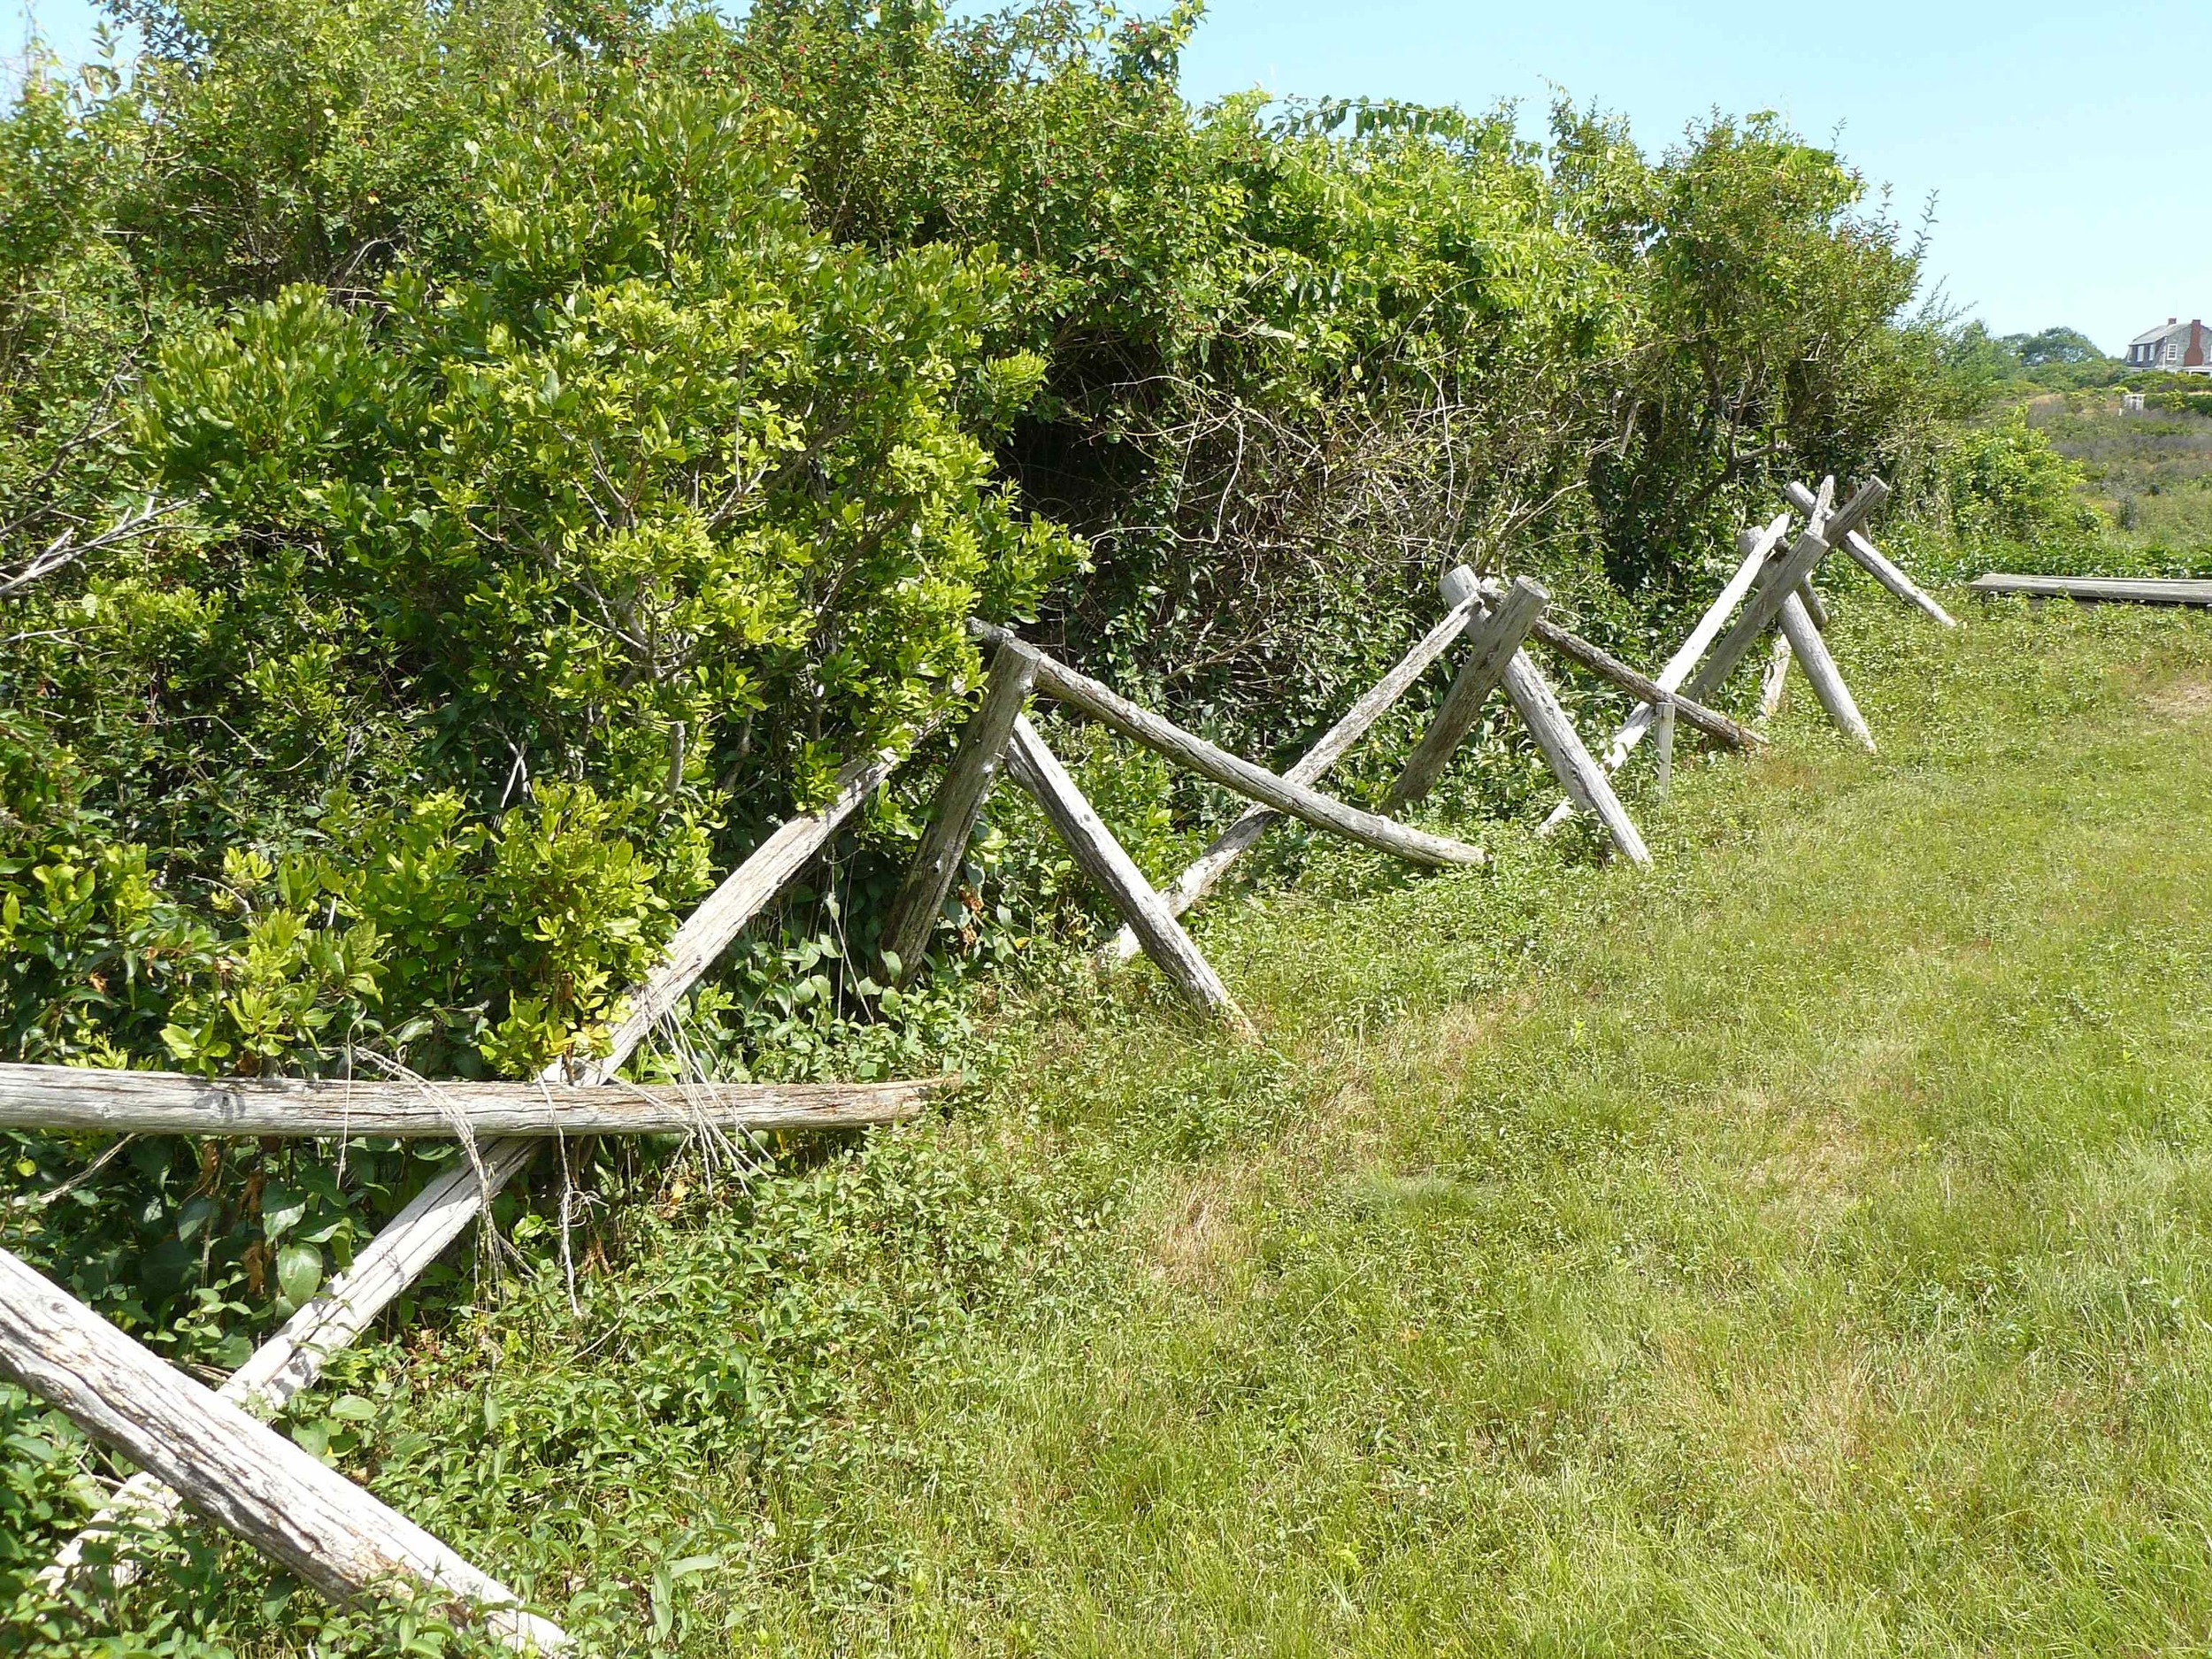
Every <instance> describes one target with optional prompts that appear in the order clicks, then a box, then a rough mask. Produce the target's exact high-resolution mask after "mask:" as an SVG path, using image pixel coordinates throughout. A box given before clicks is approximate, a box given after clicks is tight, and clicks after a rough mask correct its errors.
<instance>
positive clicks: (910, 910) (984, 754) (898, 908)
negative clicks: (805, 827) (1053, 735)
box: [883, 639, 1037, 984]
mask: <svg viewBox="0 0 2212 1659" xmlns="http://www.w3.org/2000/svg"><path fill="white" fill-rule="evenodd" d="M1036 678H1037V652H1036V650H1035V649H1033V647H1031V646H1029V645H1026V644H1025V643H1024V642H1023V641H1020V640H1016V639H1009V640H1007V641H1006V642H1005V643H1004V644H1002V645H1001V646H1000V647H999V648H998V655H997V656H996V657H995V658H993V660H992V663H991V672H990V680H989V684H988V687H987V689H986V690H985V692H984V694H983V703H982V706H981V707H980V708H979V709H977V710H976V711H975V714H974V717H973V718H971V719H970V720H969V722H968V724H967V726H966V727H965V728H964V730H963V731H962V732H961V733H960V746H959V748H958V749H956V750H955V751H954V753H953V757H952V764H951V766H950V767H949V769H948V770H947V772H946V773H945V780H944V782H943V783H942V784H941V785H940V786H939V787H938V790H937V806H936V810H935V811H934V812H933V814H932V816H931V818H930V821H929V826H928V827H927V828H926V829H925V830H924V831H923V832H922V841H921V845H920V846H918V847H917V848H916V849H914V861H913V863H911V864H909V865H908V866H907V869H906V878H905V879H904V880H902V882H900V884H899V891H898V896H897V897H895V899H893V900H892V901H891V909H890V910H889V912H888V913H887V915H886V917H885V918H884V922H883V949H884V951H885V952H886V953H887V956H889V958H890V960H891V961H893V962H895V963H896V964H898V965H897V966H896V967H895V968H894V969H892V970H891V971H890V979H891V980H892V982H893V983H894V984H901V983H903V982H904V981H905V980H907V979H910V978H911V977H912V976H913V972H914V970H915V967H916V966H917V964H919V963H920V961H921V959H922V956H923V954H924V952H925V951H926V950H927V949H928V947H929V936H930V933H932V932H933V930H934V929H935V927H936V926H937V913H938V911H939V910H941V909H942V908H943V906H944V902H945V895H947V894H949V893H950V892H951V891H952V884H953V879H954V878H955V877H956V876H957V875H958V874H959V873H960V861H961V860H962V859H963V858H964V857H965V856H966V855H967V850H968V841H969V840H970V838H971V837H972V836H973V835H974V834H975V826H976V821H977V819H979V818H981V817H982V816H983V803H984V802H985V800H986V799H987V798H988V796H989V795H990V793H991V786H992V785H993V784H994V783H995V782H997V781H998V769H999V766H1000V764H1002V762H1003V760H1004V759H1005V756H1006V740H1007V738H1008V736H1009V735H1010V733H1012V731H1013V729H1014V719H1015V717H1016V716H1017V715H1018V714H1020V713H1021V711H1022V709H1023V707H1024V705H1025V704H1026V703H1028V701H1029V688H1030V687H1031V686H1032V685H1033V684H1034V683H1035V681H1036Z"/></svg>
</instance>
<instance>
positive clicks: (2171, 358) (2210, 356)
mask: <svg viewBox="0 0 2212 1659" xmlns="http://www.w3.org/2000/svg"><path fill="white" fill-rule="evenodd" d="M2127 361H2128V367H2130V368H2131V369H2167V370H2175V371H2178V372H2180V373H2185V374H2212V328H2207V327H2206V326H2204V321H2203V319H2201V318H2192V319H2190V320H2189V321H2187V322H2182V321H2180V320H2179V319H2177V318H2172V317H2169V318H2168V319H2166V326H2164V327H2163V328H2154V329H2152V330H2150V331H2149V332H2148V333H2147V334H2138V335H2136V336H2135V338H2134V339H2132V340H2131V341H2130V342H2128V359H2127Z"/></svg>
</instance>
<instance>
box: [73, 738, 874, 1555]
mask: <svg viewBox="0 0 2212 1659" xmlns="http://www.w3.org/2000/svg"><path fill="white" fill-rule="evenodd" d="M896 764H897V763H896V761H895V759H893V758H891V757H887V756H877V757H872V758H870V759H868V760H864V761H855V762H853V763H852V764H849V765H848V766H847V767H846V768H845V769H844V770H843V771H842V772H840V773H839V774H838V779H837V788H836V793H835V794H834V795H833V796H832V797H831V800H830V802H829V803H828V804H827V805H826V806H824V807H822V808H821V809H820V810H817V811H814V812H808V813H803V814H801V815H800V816H799V817H796V818H792V819H790V820H788V821H787V822H786V823H785V824H783V825H782V826H780V827H779V828H778V829H777V830H776V832H775V833H773V834H772V835H770V836H769V837H768V839H767V840H766V841H763V842H762V843H761V844H760V846H758V847H757V848H756V849H754V850H753V852H752V854H751V855H750V856H749V857H748V858H747V859H746V860H745V862H744V863H743V864H740V865H739V866H738V867H737V868H736V869H735V870H733V871H732V872H730V874H729V875H728V876H727V877H726V879H724V881H723V882H722V885H721V886H720V887H717V888H716V889H715V890H714V892H712V893H711V894H710V895H708V896H707V898H706V900H705V901H704V902H703V903H702V904H701V905H700V906H699V908H698V909H697V910H694V911H693V912H692V913H691V915H690V916H689V917H688V918H686V919H685V921H684V924H683V926H680V927H679V928H678V929H677V930H676V933H675V936H674V937H673V938H672V939H671V940H670V941H669V943H668V946H667V948H666V949H664V951H663V952H662V955H661V960H660V962H659V963H658V964H657V965H656V967H655V968H654V970H653V972H652V973H651V974H649V976H648V977H647V978H646V979H645V980H644V982H643V983H642V984H641V985H640V986H638V987H637V988H636V989H635V990H634V991H633V992H632V993H631V995H630V999H629V1001H630V1007H631V1013H630V1015H629V1017H627V1018H624V1019H623V1020H622V1021H621V1022H620V1023H618V1025H616V1026H615V1028H614V1031H613V1033H612V1034H611V1038H610V1040H609V1043H608V1048H607V1051H606V1052H605V1053H604V1054H603V1055H601V1056H599V1057H598V1058H596V1059H595V1060H593V1061H591V1062H589V1063H588V1064H586V1065H584V1066H583V1067H582V1068H581V1070H580V1072H579V1074H578V1075H577V1077H576V1078H575V1079H573V1080H574V1081H576V1082H577V1083H578V1084H580V1086H582V1087H595V1086H598V1085H603V1084H605V1083H607V1082H608V1081H610V1080H611V1079H613V1077H614V1076H615V1074H616V1073H617V1072H618V1071H620V1070H621V1069H622V1066H623V1064H624V1063H625V1062H626V1061H627V1060H628V1059H629V1057H630V1056H631V1055H632V1054H633V1053H634V1052H635V1051H636V1048H637V1047H638V1045H639V1044H640V1043H641V1042H642V1041H644V1040H645V1036H646V1033H648V1032H649V1031H650V1030H651V1029H652V1025H653V1021H654V1020H655V1019H657V1018H660V1016H661V1015H662V1014H664V1013H666V1012H668V1011H670V1010H673V1009H674V1008H675V1007H676V1005H677V1004H678V1003H679V1002H681V1001H682V1000H683V998H684V995H685V993H686V992H687V991H688V990H689V989H690V988H691V987H692V985H693V984H694V983H695V981H696V980H697V979H698V978H699V976H700V975H701V974H703V973H704V972H706V971H707V969H708V968H709V967H710V966H712V965H713V964H714V962H715V961H716V959H717V958H718V957H719V956H721V954H722V952H723V951H724V950H726V949H728V948H729V945H730V941H732V940H733V939H735V938H736V937H737V935H738V933H740V932H741V931H742V930H743V928H744V926H745V925H746V924H747V923H748V922H749V921H751V920H752V919H753V918H754V917H755V916H757V915H758V914H759V913H760V912H761V910H764V908H766V906H767V904H768V902H769V901H770V900H771V899H772V898H774V897H775V895H777V894H778V893H779V892H780V891H781V890H782V888H783V887H784V885H785V884H786V883H787V882H788V881H789V880H790V879H791V878H792V877H793V876H794V875H795V874H796V873H797V872H798V871H799V870H800V868H801V867H802V866H803V864H805V863H806V861H807V860H808V859H809V858H810V857H811V856H813V855H814V854H815V853H817V852H818V851H820V850H821V849H822V848H823V847H824V846H825V845H826V844H827V842H828V841H829V839H830V838H831V836H833V835H834V834H835V833H837V831H838V830H839V829H840V828H841V826H843V825H844V824H845V822H846V820H847V819H849V818H851V817H852V815H853V814H854V813H855V812H856V811H858V810H859V809H860V807H861V804H862V803H864V801H866V800H867V798H868V796H869V795H872V793H873V792H874V791H875V790H876V789H877V788H879V787H880V786H881V785H882V783H883V781H884V780H885V779H887V778H888V777H889V776H890V775H891V772H892V771H893V769H894V768H895V765H896ZM648 1010H650V1011H651V1012H652V1017H651V1018H641V1015H642V1014H643V1013H645V1012H646V1011H648ZM568 1071H569V1068H568V1066H567V1064H565V1062H562V1061H556V1062H555V1063H554V1064H552V1065H550V1066H549V1067H547V1068H546V1070H545V1071H544V1073H543V1074H541V1077H540V1079H539V1080H540V1081H541V1082H543V1083H546V1084H548V1085H551V1084H555V1083H558V1082H561V1081H564V1080H566V1079H567V1073H568ZM538 1145H539V1142H538V1141H537V1139H536V1138H535V1137H527V1138H525V1137H519V1136H516V1137H502V1138H501V1139H498V1140H495V1141H488V1142H486V1143H485V1144H484V1145H483V1146H482V1147H481V1148H480V1150H479V1152H478V1156H477V1157H476V1159H475V1160H474V1161H473V1162H472V1161H471V1160H469V1159H465V1158H464V1159H460V1160H457V1162H456V1163H455V1164H454V1165H453V1167H452V1168H451V1169H449V1170H448V1171H445V1172H444V1173H443V1174H442V1175H439V1176H437V1177H435V1178H434V1179H432V1180H430V1181H428V1182H427V1183H426V1184H425V1185H424V1187H423V1189H422V1190H421V1191H420V1192H419V1193H417V1194H415V1196H414V1197H413V1198H411V1199H410V1200H409V1201H408V1202H407V1203H406V1204H405V1205H404V1206H403V1207H402V1208H401V1210H400V1212H399V1213H398V1214H397V1215H396V1216H394V1217H392V1218H391V1220H389V1221H388V1222H386V1223H385V1224H384V1225H383V1227H382V1228H381V1229H380V1230H379V1232H378V1233H377V1235H376V1236H375V1237H374V1238H373V1239H371V1240H369V1242H368V1243H367V1244H365V1246H363V1247H362V1248H361V1249H360V1251H359V1252H358V1253H357V1254H356V1255H355V1256H354V1258H353V1261H352V1263H351V1264H350V1265H349V1266H348V1267H347V1268H346V1270H345V1271H343V1272H342V1273H339V1274H337V1275H336V1276H334V1278H333V1279H331V1281H330V1283H329V1284H328V1285H326V1286H324V1287H323V1289H322V1290H321V1291H319V1292H318V1293H317V1294H316V1295H315V1296H314V1297H313V1298H312V1299H311V1301H309V1302H307V1303H306V1304H305V1305H304V1306H303V1307H302V1308H301V1309H300V1310H299V1311H298V1312H296V1313H295V1314H294V1315H293V1316H292V1317H290V1318H289V1319H288V1320H286V1321H285V1322H284V1325H283V1326H282V1327H281V1328H280V1330H279V1331H278V1332H277V1333H276V1334H275V1335H274V1336H273V1337H271V1338H270V1339H269V1340H267V1341H265V1342H264V1343H263V1344H262V1345H261V1346H260V1347H259V1348H257V1349H256V1350H255V1351H254V1354H253V1356H252V1357H251V1358H250V1359H248V1360H247V1362H246V1363H244V1364H243V1365H242V1366H240V1367H239V1368H238V1369H237V1370H236V1371H233V1372H232V1373H231V1374H230V1376H229V1377H228V1378H227V1379H226V1380H225V1381H224V1384H223V1386H222V1390H221V1392H222V1396H223V1398H224V1399H226V1400H228V1401H231V1402H234V1403H236V1404H238V1405H241V1406H243V1407H244V1408H246V1409H248V1410H250V1411H251V1412H253V1413H255V1414H256V1415H258V1416H273V1415H274V1414H275V1413H277V1412H278V1411H280V1410H282V1409H283V1408H284V1406H285V1404H286V1402H288V1401H289V1400H290V1399H291V1398H292V1397H293V1396H294V1395H295V1394H298V1393H299V1392H300V1391H301V1390H302V1389H304V1388H308V1387H311V1386H313V1384H314V1382H315V1379H317V1378H318V1377H319V1376H321V1375H322V1370H323V1366H324V1364H325V1363H326V1361H327V1360H328V1359H329V1357H330V1356H332V1355H333V1354H335V1353H338V1352H340V1351H342V1350H343V1349H345V1348H350V1347H351V1346H352V1345H353V1343H354V1342H355V1341H356V1340H357V1339H358V1338H359V1337H360V1335H361V1333H363V1332H364V1331H365V1330H367V1329H368V1328H369V1326H370V1325H373V1324H374V1323H375V1322H376V1318H377V1317H378V1316H379V1315H380V1314H381V1313H382V1312H383V1311H384V1310H385V1309H386V1308H388V1307H389V1306H390V1305H391V1304H392V1302H394V1301H395V1300H396V1299H397V1298H398V1296H399V1295H400V1294H401V1293H402V1292H403V1291H404V1290H405V1289H406V1288H407V1287H408V1286H410V1285H411V1284H413V1283H414V1282H415V1280H416V1279H419V1278H421V1277H422V1275H423V1274H424V1273H425V1272H426V1271H428V1270H429V1268H430V1265H431V1263H434V1262H435V1261H436V1260H437V1259H438V1257H439V1256H440V1255H442V1253H443V1252H444V1250H445V1248H446V1247H447V1246H448V1245H449V1244H451V1243H452V1242H453V1241H454V1240H456V1239H457V1238H459V1237H460V1236H461V1234H462V1233H465V1232H466V1231H467V1230H468V1226H469V1224H470V1223H471V1222H472V1221H474V1220H475V1219H476V1217H477V1216H478V1214H479V1213H480V1211H481V1210H482V1208H483V1206H484V1205H485V1204H486V1203H488V1202H490V1200H491V1199H492V1198H493V1197H494V1196H495V1195H496V1194H498V1193H499V1192H500V1191H501V1190H502V1189H503V1188H504V1187H505V1186H506V1185H507V1183H508V1182H509V1181H511V1180H512V1179H514V1178H515V1177H516V1176H517V1175H518V1174H520V1173H521V1172H522V1171H524V1170H525V1169H526V1168H528V1167H529V1164H530V1160H531V1159H532V1158H533V1157H534V1156H535V1155H536V1153H537V1149H538ZM181 1502H182V1500H181V1499H180V1498H179V1496H178V1495H177V1494H176V1492H175V1491H174V1490H173V1488H170V1487H168V1486H164V1485H163V1484H162V1482H161V1480H160V1479H158V1478H157V1477H156V1476H153V1475H150V1474H144V1473H141V1474H137V1475H134V1476H132V1477H131V1479H128V1480H127V1481H126V1482H124V1483H123V1486H122V1487H121V1488H120V1489H119V1491H118V1492H117V1493H116V1494H115V1496H114V1497H113V1498H112V1499H111V1500H110V1501H109V1502H108V1504H107V1505H106V1506H105V1507H104V1508H103V1509H101V1510H100V1511H99V1512H98V1513H97V1514H96V1515H95V1516H94V1517H92V1519H91V1520H90V1521H88V1523H87V1524H86V1525H85V1526H84V1528H83V1530H82V1531H81V1532H79V1533H78V1534H77V1535H76V1537H74V1538H73V1539H72V1540H70V1541H69V1542H68V1543H67V1544H65V1546H63V1548H62V1550H61V1553H60V1554H59V1555H57V1556H56V1557H55V1558H54V1560H53V1561H52V1562H51V1563H50V1564H49V1565H48V1566H47V1567H46V1568H45V1569H44V1570H43V1571H42V1572H41V1573H40V1574H39V1582H40V1583H41V1584H42V1586H46V1587H48V1588H50V1589H51V1588H58V1587H59V1586H61V1585H62V1584H63V1583H64V1582H65V1581H66V1580H67V1579H68V1578H70V1577H71V1576H72V1575H73V1574H74V1573H75V1571H77V1569H78V1567H79V1565H80V1564H81V1561H82V1558H83V1554H84V1550H85V1547H86V1546H87V1545H88V1543H90V1542H92V1541H93V1540H97V1539H101V1538H104V1537H107V1536H110V1535H111V1533H112V1532H113V1530H114V1527H115V1526H116V1525H117V1524H118V1522H119V1520H127V1521H128V1522H129V1523H130V1524H132V1525H138V1526H144V1527H153V1526H159V1525H165V1524H166V1522H167V1521H168V1520H169V1519H171V1518H173V1517H174V1516H175V1515H176V1513H177V1510H178V1508H179V1507H180V1503H181ZM129 1576H130V1573H129V1569H128V1566H127V1563H117V1571H116V1577H117V1578H118V1579H119V1580H127V1578H129Z"/></svg>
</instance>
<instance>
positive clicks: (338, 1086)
mask: <svg viewBox="0 0 2212 1659" xmlns="http://www.w3.org/2000/svg"><path fill="white" fill-rule="evenodd" d="M940 1087H943V1084H942V1083H941V1082H938V1081H920V1082H883V1083H687V1084H663V1085H652V1086H646V1085H641V1084H634V1083H624V1084H615V1085H611V1086H604V1087H596V1088H580V1087H576V1086H575V1085H574V1084H571V1083H480V1082H466V1083H454V1082H448V1083H420V1084H418V1083H411V1082H394V1081H389V1080H387V1079H374V1080H369V1079H350V1080H348V1079H301V1078H227V1079H207V1078H199V1077H185V1076H180V1075H179V1074H178V1073H176V1072H173V1071H94V1070H90V1069H88V1068H84V1067H77V1066H61V1065H17V1064H0V1129H57V1130H69V1131H80V1132H82V1131H96V1132H104V1133H115V1134H155V1135H253V1136H264V1135H283V1136H291V1137H308V1136H319V1135H320V1136H351V1135H396V1136H400V1137H403V1138H406V1137H418V1136H427V1137H444V1138H448V1139H450V1138H452V1137H454V1136H456V1135H457V1134H458V1133H460V1132H461V1130H462V1129H463V1128H466V1129H467V1130H468V1132H469V1133H472V1134H475V1135H488V1136H499V1135H555V1134H570V1135H584V1134H617V1135H621V1134H682V1133H687V1132H688V1131H690V1130H694V1129H703V1128H715V1129H722V1130H727V1131H731V1132H741V1131H749V1130H768V1129H841V1128H849V1127H851V1126H854V1125H862V1124H881V1123H893V1122H896V1121H898V1120H899V1119H901V1118H911V1117H912V1116H914V1114H915V1113H916V1112H917V1111H918V1110H920V1109H921V1103H922V1102H923V1101H924V1099H926V1097H927V1095H928V1094H930V1093H931V1092H932V1091H933V1089H936V1088H940Z"/></svg>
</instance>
